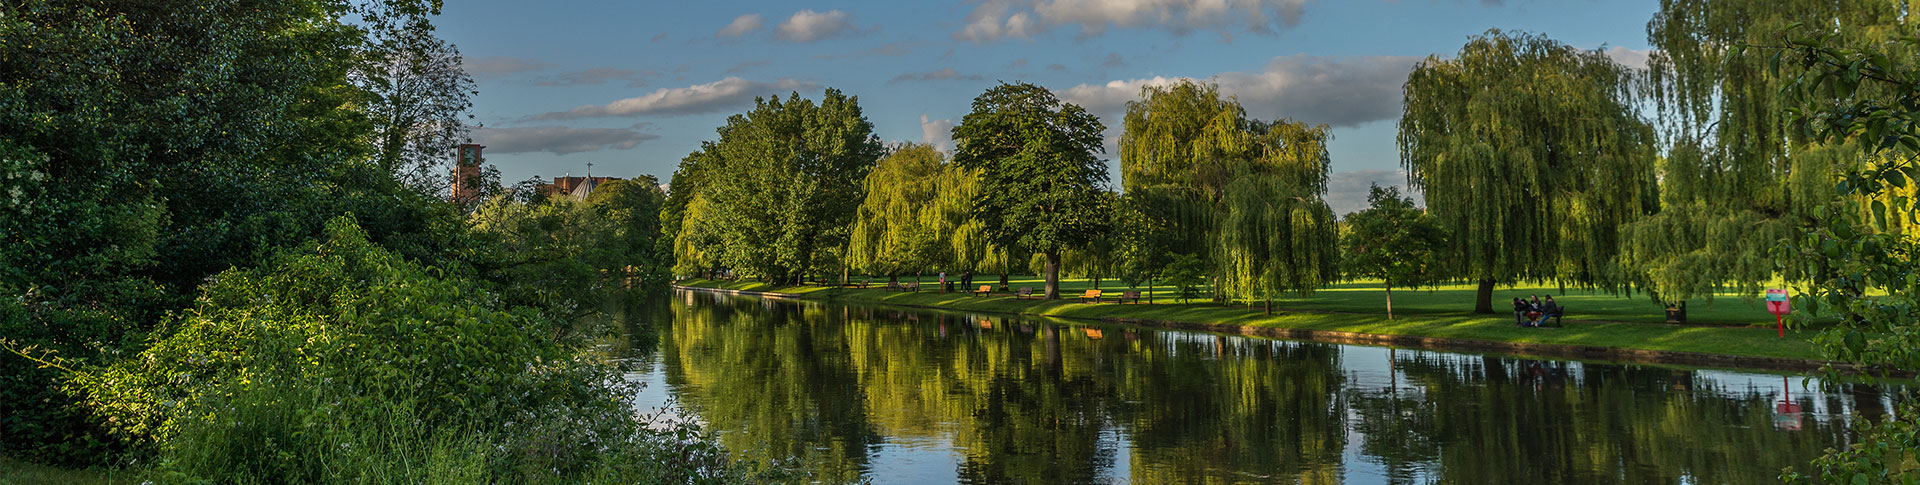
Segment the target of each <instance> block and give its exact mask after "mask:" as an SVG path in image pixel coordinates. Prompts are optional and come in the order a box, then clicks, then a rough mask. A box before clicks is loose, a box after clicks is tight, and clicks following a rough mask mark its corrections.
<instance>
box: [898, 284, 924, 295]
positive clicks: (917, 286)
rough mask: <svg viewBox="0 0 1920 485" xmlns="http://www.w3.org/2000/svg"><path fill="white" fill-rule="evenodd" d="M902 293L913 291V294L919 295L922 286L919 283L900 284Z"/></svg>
mask: <svg viewBox="0 0 1920 485" xmlns="http://www.w3.org/2000/svg"><path fill="white" fill-rule="evenodd" d="M900 291H911V292H914V293H919V292H920V284H919V283H901V284H900Z"/></svg>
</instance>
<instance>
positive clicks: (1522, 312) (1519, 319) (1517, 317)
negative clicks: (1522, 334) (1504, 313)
mask: <svg viewBox="0 0 1920 485" xmlns="http://www.w3.org/2000/svg"><path fill="white" fill-rule="evenodd" d="M1532 309H1533V305H1528V304H1527V301H1526V300H1522V299H1520V298H1517V297H1516V298H1514V299H1513V325H1514V326H1516V327H1522V326H1526V325H1527V311H1529V310H1532Z"/></svg>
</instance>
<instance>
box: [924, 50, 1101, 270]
mask: <svg viewBox="0 0 1920 485" xmlns="http://www.w3.org/2000/svg"><path fill="white" fill-rule="evenodd" d="M1103 129H1105V127H1104V126H1102V125H1101V124H1100V120H1099V118H1095V117H1094V116H1093V115H1092V114H1090V113H1087V110H1086V109H1084V108H1081V107H1080V106H1078V105H1075V104H1073V103H1067V102H1063V101H1060V99H1059V98H1058V97H1055V96H1054V95H1053V92H1052V91H1048V90H1047V88H1044V87H1040V86H1035V85H1032V84H1026V83H1019V84H1001V85H999V86H995V87H993V88H990V89H988V90H987V91H986V92H985V93H981V94H980V96H979V97H976V98H974V99H973V111H972V112H970V113H968V114H967V116H966V117H965V118H962V119H961V120H960V125H959V126H956V127H954V129H953V142H954V147H955V149H954V155H953V161H954V164H956V165H958V166H959V167H961V168H964V169H968V170H978V171H979V173H980V182H981V184H980V202H979V204H978V205H977V206H976V207H977V209H976V210H975V212H974V214H975V215H976V216H977V217H979V218H980V219H981V221H982V222H983V223H984V224H985V228H986V231H987V233H988V234H990V235H991V236H992V239H993V240H995V242H996V243H998V244H999V245H1001V246H1009V247H1021V248H1029V249H1032V250H1033V251H1035V252H1037V253H1039V254H1042V255H1044V256H1045V257H1046V260H1047V263H1046V281H1047V285H1046V297H1047V298H1048V299H1054V298H1058V297H1059V296H1060V254H1061V253H1062V252H1064V251H1066V250H1067V249H1068V248H1071V247H1077V246H1080V245H1083V244H1086V243H1087V242H1088V241H1091V240H1092V239H1093V238H1095V237H1098V236H1099V235H1101V234H1104V233H1105V232H1107V226H1108V221H1109V219H1108V218H1107V217H1104V216H1105V215H1106V214H1107V213H1108V211H1109V210H1111V207H1110V206H1109V205H1108V204H1107V199H1106V197H1105V196H1104V195H1103V194H1104V192H1105V187H1104V186H1105V185H1106V183H1107V164H1106V163H1105V162H1104V161H1102V160H1100V159H1099V158H1096V157H1095V156H1094V154H1095V153H1097V152H1100V151H1101V150H1103V148H1101V145H1100V131H1101V130H1103Z"/></svg>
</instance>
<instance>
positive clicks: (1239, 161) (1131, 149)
mask: <svg viewBox="0 0 1920 485" xmlns="http://www.w3.org/2000/svg"><path fill="white" fill-rule="evenodd" d="M1141 98H1142V99H1141V100H1139V101H1134V102H1129V103H1128V104H1127V114H1126V126H1125V132H1124V134H1123V135H1122V137H1121V142H1120V147H1121V151H1120V167H1121V173H1122V175H1123V177H1124V183H1125V185H1126V189H1127V199H1126V201H1127V203H1128V204H1129V205H1130V206H1131V207H1130V208H1129V209H1127V210H1126V215H1127V217H1129V218H1130V219H1131V223H1132V224H1138V225H1139V226H1138V227H1133V228H1129V229H1126V230H1125V233H1124V234H1123V238H1124V239H1125V240H1126V241H1129V242H1127V243H1125V246H1126V247H1127V250H1126V251H1125V252H1126V253H1127V254H1128V259H1127V263H1125V265H1124V266H1125V267H1127V268H1129V269H1128V270H1127V271H1126V273H1128V274H1131V275H1133V276H1132V277H1134V278H1139V277H1140V276H1144V275H1151V274H1154V273H1157V272H1159V271H1160V270H1161V268H1164V267H1165V266H1164V265H1166V264H1169V263H1170V262H1171V260H1169V259H1167V258H1166V255H1169V254H1173V253H1175V252H1190V251H1194V250H1196V249H1199V253H1198V254H1199V255H1201V257H1203V258H1204V259H1203V261H1205V262H1208V263H1209V264H1211V265H1212V266H1213V272H1212V276H1213V278H1214V279H1215V280H1216V281H1217V282H1218V284H1217V285H1215V286H1214V288H1215V290H1216V292H1218V293H1217V296H1221V297H1239V298H1249V299H1251V298H1261V297H1271V296H1273V295H1275V294H1279V293H1284V292H1299V293H1306V292H1311V291H1312V290H1313V289H1314V288H1317V287H1319V286H1321V285H1323V284H1325V283H1326V282H1328V281H1331V280H1332V279H1333V278H1334V277H1335V268H1334V261H1335V260H1336V255H1335V253H1334V251H1335V250H1336V248H1333V247H1332V245H1329V244H1325V242H1326V241H1329V240H1333V239H1335V238H1336V237H1337V235H1336V234H1335V232H1334V226H1333V219H1334V217H1333V211H1332V210H1331V209H1329V208H1327V206H1326V202H1325V201H1324V198H1323V196H1324V195H1325V193H1326V179H1327V174H1328V163H1329V160H1328V157H1327V152H1326V141H1327V136H1328V135H1327V128H1326V127H1325V126H1309V125H1307V124H1305V123H1300V122H1292V121H1287V120H1280V121H1274V122H1266V121H1261V120H1257V119H1252V118H1249V117H1247V115H1246V110H1245V109H1243V108H1241V106H1240V103H1239V102H1238V101H1235V100H1233V99H1232V98H1226V97H1222V96H1221V95H1220V90H1219V87H1218V86H1216V85H1213V84H1202V83H1194V82H1191V81H1181V82H1179V83H1176V84H1173V85H1169V86H1148V87H1145V88H1142V90H1141Z"/></svg>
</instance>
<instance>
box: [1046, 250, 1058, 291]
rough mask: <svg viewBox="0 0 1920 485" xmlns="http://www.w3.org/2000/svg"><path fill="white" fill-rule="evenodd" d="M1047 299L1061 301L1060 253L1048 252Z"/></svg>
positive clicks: (1056, 251) (1055, 251)
mask: <svg viewBox="0 0 1920 485" xmlns="http://www.w3.org/2000/svg"><path fill="white" fill-rule="evenodd" d="M1046 254H1047V299H1048V300H1058V299H1060V251H1059V250H1051V251H1047V253H1046Z"/></svg>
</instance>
